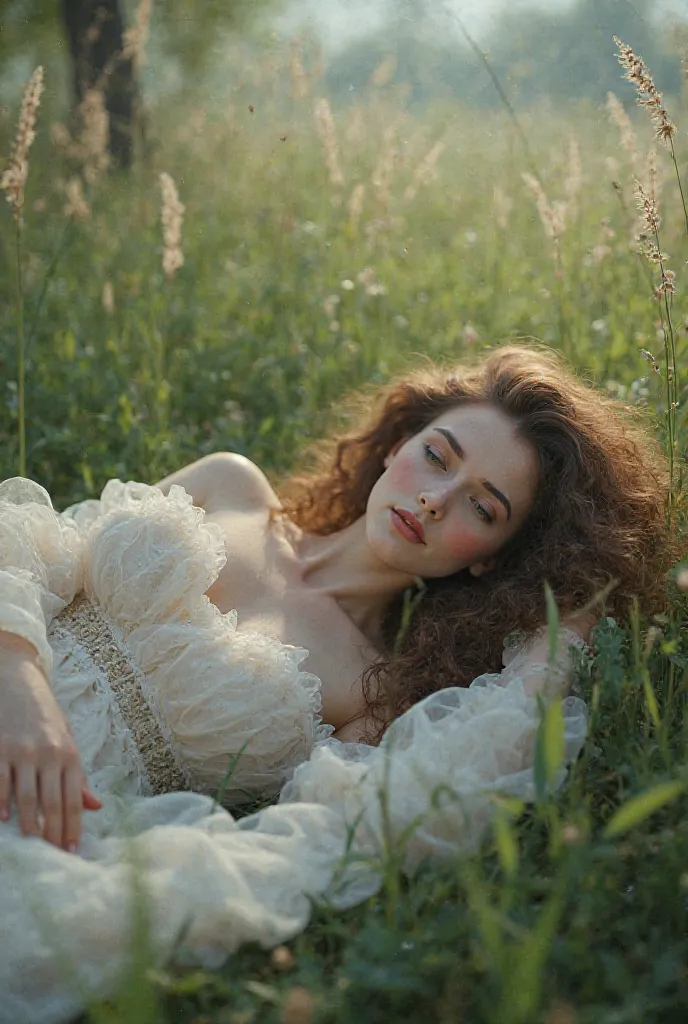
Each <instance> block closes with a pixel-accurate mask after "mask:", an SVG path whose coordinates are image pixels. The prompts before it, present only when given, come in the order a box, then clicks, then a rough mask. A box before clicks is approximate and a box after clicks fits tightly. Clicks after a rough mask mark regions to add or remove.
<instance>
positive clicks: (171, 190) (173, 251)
mask: <svg viewBox="0 0 688 1024" xmlns="http://www.w3.org/2000/svg"><path fill="white" fill-rule="evenodd" d="M160 185H161V188H162V229H163V238H164V249H163V256H162V266H163V270H164V271H165V274H166V275H167V277H173V276H174V274H175V272H176V271H177V270H179V268H180V267H181V266H182V264H183V263H184V254H183V253H182V249H181V241H182V219H183V216H184V210H185V206H184V204H183V203H182V202H180V201H179V196H178V194H177V187H176V185H175V183H174V181H173V180H172V178H171V177H170V175H169V174H167V173H166V172H165V171H163V172H162V174H161V175H160Z"/></svg>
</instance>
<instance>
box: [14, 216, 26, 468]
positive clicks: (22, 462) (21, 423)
mask: <svg viewBox="0 0 688 1024" xmlns="http://www.w3.org/2000/svg"><path fill="white" fill-rule="evenodd" d="M15 234H16V243H17V244H16V263H17V276H16V281H17V299H16V301H17V425H18V429H19V463H18V467H17V472H18V473H19V476H26V400H25V386H26V371H25V365H24V291H23V287H22V245H21V242H22V229H21V225H20V223H19V220H17V222H16V224H15Z"/></svg>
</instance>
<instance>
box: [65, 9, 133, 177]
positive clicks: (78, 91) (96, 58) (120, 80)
mask: <svg viewBox="0 0 688 1024" xmlns="http://www.w3.org/2000/svg"><path fill="white" fill-rule="evenodd" d="M61 5H62V21H63V23H64V27H65V31H66V33H67V38H68V39H69V50H70V53H71V56H72V65H73V74H74V78H73V83H74V98H75V105H77V106H78V105H79V104H80V103H81V102H82V100H83V99H84V96H85V95H86V93H87V92H88V90H89V89H94V88H97V89H102V91H103V95H104V98H105V107H106V109H107V112H108V114H109V118H110V157H111V159H112V162H113V164H115V166H117V167H122V168H127V167H130V166H131V163H132V157H133V142H134V120H135V112H136V109H137V106H138V102H137V101H138V89H137V83H136V78H135V75H134V65H133V61H132V59H131V58H130V57H129V58H127V59H122V57H121V53H122V47H123V39H122V37H123V32H124V24H123V20H122V15H121V12H120V8H119V0H61Z"/></svg>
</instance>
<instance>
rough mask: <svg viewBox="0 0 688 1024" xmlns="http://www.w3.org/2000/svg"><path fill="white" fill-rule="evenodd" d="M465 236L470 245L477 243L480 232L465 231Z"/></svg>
mask: <svg viewBox="0 0 688 1024" xmlns="http://www.w3.org/2000/svg"><path fill="white" fill-rule="evenodd" d="M463 237H464V238H465V239H466V241H467V242H468V244H469V245H475V243H476V242H477V241H478V232H477V231H464V233H463Z"/></svg>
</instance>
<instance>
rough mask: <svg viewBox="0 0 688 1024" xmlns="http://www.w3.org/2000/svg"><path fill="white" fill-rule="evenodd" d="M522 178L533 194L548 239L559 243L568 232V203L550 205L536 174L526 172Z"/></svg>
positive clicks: (555, 202)
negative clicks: (565, 232) (566, 231)
mask: <svg viewBox="0 0 688 1024" xmlns="http://www.w3.org/2000/svg"><path fill="white" fill-rule="evenodd" d="M521 177H522V178H523V181H524V182H525V183H526V185H527V186H528V188H529V189H530V191H531V193H532V194H533V197H534V199H535V205H536V207H537V211H538V213H539V215H540V220H541V222H542V226H543V228H544V229H545V234H546V235H547V237H548V238H551V239H553V240H554V241H558V240H559V239H560V238H561V236H562V235H563V233H564V231H565V230H566V203H563V202H557V201H556V200H555V201H554V202H553V203H550V201H549V199H548V197H547V193H546V192H545V190H544V188H543V187H542V185H541V184H540V182H539V181H538V179H537V178H536V177H535V175H534V174H530V173H529V172H528V171H524V172H523V174H522V175H521Z"/></svg>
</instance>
